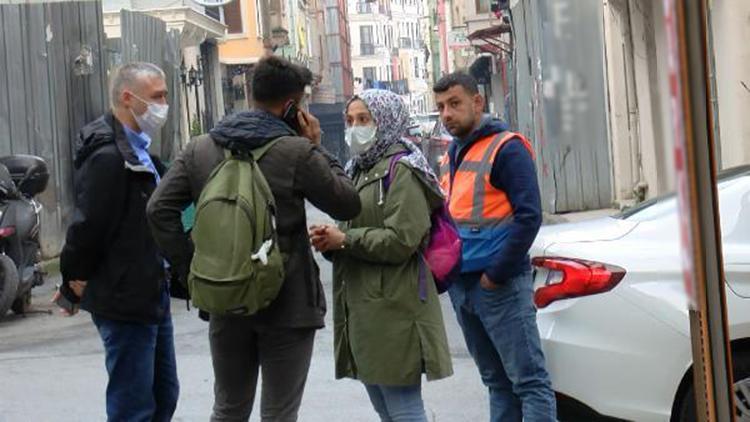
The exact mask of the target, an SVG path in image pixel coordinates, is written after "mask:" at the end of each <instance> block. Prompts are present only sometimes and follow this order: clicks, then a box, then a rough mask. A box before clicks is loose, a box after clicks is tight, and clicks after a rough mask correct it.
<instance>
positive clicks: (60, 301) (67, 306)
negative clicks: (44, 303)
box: [55, 284, 77, 314]
mask: <svg viewBox="0 0 750 422" xmlns="http://www.w3.org/2000/svg"><path fill="white" fill-rule="evenodd" d="M57 290H58V291H59V290H60V285H59V284H58V285H57ZM55 304H56V305H57V306H59V307H60V308H62V309H64V310H66V311H68V312H69V313H71V314H72V313H73V312H74V311H75V309H76V306H77V305H76V304H75V303H73V302H71V301H70V300H68V298H67V297H65V295H64V294H62V293H60V296H59V297H58V298H57V300H56V301H55Z"/></svg>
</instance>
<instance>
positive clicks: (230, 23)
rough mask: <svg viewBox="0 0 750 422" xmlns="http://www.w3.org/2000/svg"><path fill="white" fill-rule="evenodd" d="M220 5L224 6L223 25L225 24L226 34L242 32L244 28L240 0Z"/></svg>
mask: <svg viewBox="0 0 750 422" xmlns="http://www.w3.org/2000/svg"><path fill="white" fill-rule="evenodd" d="M222 7H223V8H224V25H226V26H227V34H242V33H244V32H245V29H244V26H243V23H242V5H241V4H240V0H235V1H233V2H231V3H227V4H225V5H224V6H222ZM259 24H260V22H259Z"/></svg>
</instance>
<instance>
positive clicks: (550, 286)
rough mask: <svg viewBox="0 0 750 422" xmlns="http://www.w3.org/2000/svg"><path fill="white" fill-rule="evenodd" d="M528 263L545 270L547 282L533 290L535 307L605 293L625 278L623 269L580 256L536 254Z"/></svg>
mask: <svg viewBox="0 0 750 422" xmlns="http://www.w3.org/2000/svg"><path fill="white" fill-rule="evenodd" d="M531 263H532V264H533V265H534V266H536V267H540V268H544V269H546V270H547V271H549V273H548V275H547V283H546V284H545V285H544V286H542V287H541V288H539V289H537V290H536V292H535V293H534V303H535V304H536V306H537V307H538V308H544V307H546V306H547V305H549V304H550V303H552V302H554V301H556V300H561V299H570V298H573V297H581V296H589V295H595V294H598V293H604V292H608V291H610V290H612V289H613V288H614V287H615V286H616V285H617V284H618V283H619V282H620V281H621V280H622V279H623V277H625V270H624V269H623V268H620V267H618V266H616V265H609V264H603V263H601V262H593V261H586V260H583V259H574V258H559V257H548V258H547V257H537V258H534V259H533V260H532V261H531Z"/></svg>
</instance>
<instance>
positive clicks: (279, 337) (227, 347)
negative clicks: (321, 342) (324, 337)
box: [209, 315, 316, 422]
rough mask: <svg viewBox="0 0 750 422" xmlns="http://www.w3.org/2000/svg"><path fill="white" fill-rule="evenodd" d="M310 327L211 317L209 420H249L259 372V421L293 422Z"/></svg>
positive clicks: (307, 359) (303, 377)
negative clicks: (272, 326)
mask: <svg viewBox="0 0 750 422" xmlns="http://www.w3.org/2000/svg"><path fill="white" fill-rule="evenodd" d="M315 331H316V330H315V329H314V328H271V327H267V326H263V325H260V324H257V323H255V322H253V321H252V319H250V318H246V317H236V316H217V315H211V320H210V323H209V338H210V342H211V358H212V360H213V366H214V377H215V381H214V396H215V398H214V411H213V415H212V416H211V421H212V422H245V421H247V420H248V419H249V418H250V413H251V412H252V410H253V403H254V401H255V392H256V389H257V384H258V372H259V371H262V378H263V386H262V388H261V391H262V396H261V400H260V407H261V409H260V416H261V420H262V421H264V422H265V421H273V422H294V421H296V420H297V412H298V411H299V407H300V404H301V403H302V393H303V392H304V390H305V383H306V382H307V372H308V370H309V369H310V359H311V357H312V350H313V341H314V339H315Z"/></svg>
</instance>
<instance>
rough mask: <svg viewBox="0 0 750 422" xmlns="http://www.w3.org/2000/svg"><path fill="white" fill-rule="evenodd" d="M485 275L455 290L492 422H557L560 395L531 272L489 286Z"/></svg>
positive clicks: (466, 278) (452, 292) (467, 280)
mask: <svg viewBox="0 0 750 422" xmlns="http://www.w3.org/2000/svg"><path fill="white" fill-rule="evenodd" d="M479 277H480V275H479V274H474V275H468V274H465V275H463V276H462V279H461V280H460V281H459V282H457V283H454V284H453V285H452V286H451V288H450V296H451V301H452V302H453V307H454V309H455V310H456V316H457V318H458V322H459V324H460V325H461V328H462V330H463V332H464V338H465V339H466V345H467V346H468V348H469V352H470V353H471V355H472V356H473V357H474V361H475V362H476V364H477V366H478V367H479V373H480V375H481V377H482V381H483V382H484V384H485V385H486V386H487V387H488V389H489V392H490V420H491V421H492V422H501V421H502V422H521V421H522V420H523V421H524V422H554V421H555V420H556V409H555V396H554V392H553V391H552V387H551V383H550V379H549V374H548V373H547V370H546V368H545V363H544V354H543V353H542V348H541V345H540V340H539V330H538V329H537V325H536V308H535V307H534V304H533V302H532V297H533V291H532V290H533V286H532V280H531V273H530V272H525V273H523V274H520V275H518V276H517V277H514V278H512V279H510V280H507V281H505V282H503V283H501V284H499V285H498V287H497V288H496V289H494V290H486V289H483V288H482V287H481V285H480V283H479Z"/></svg>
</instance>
